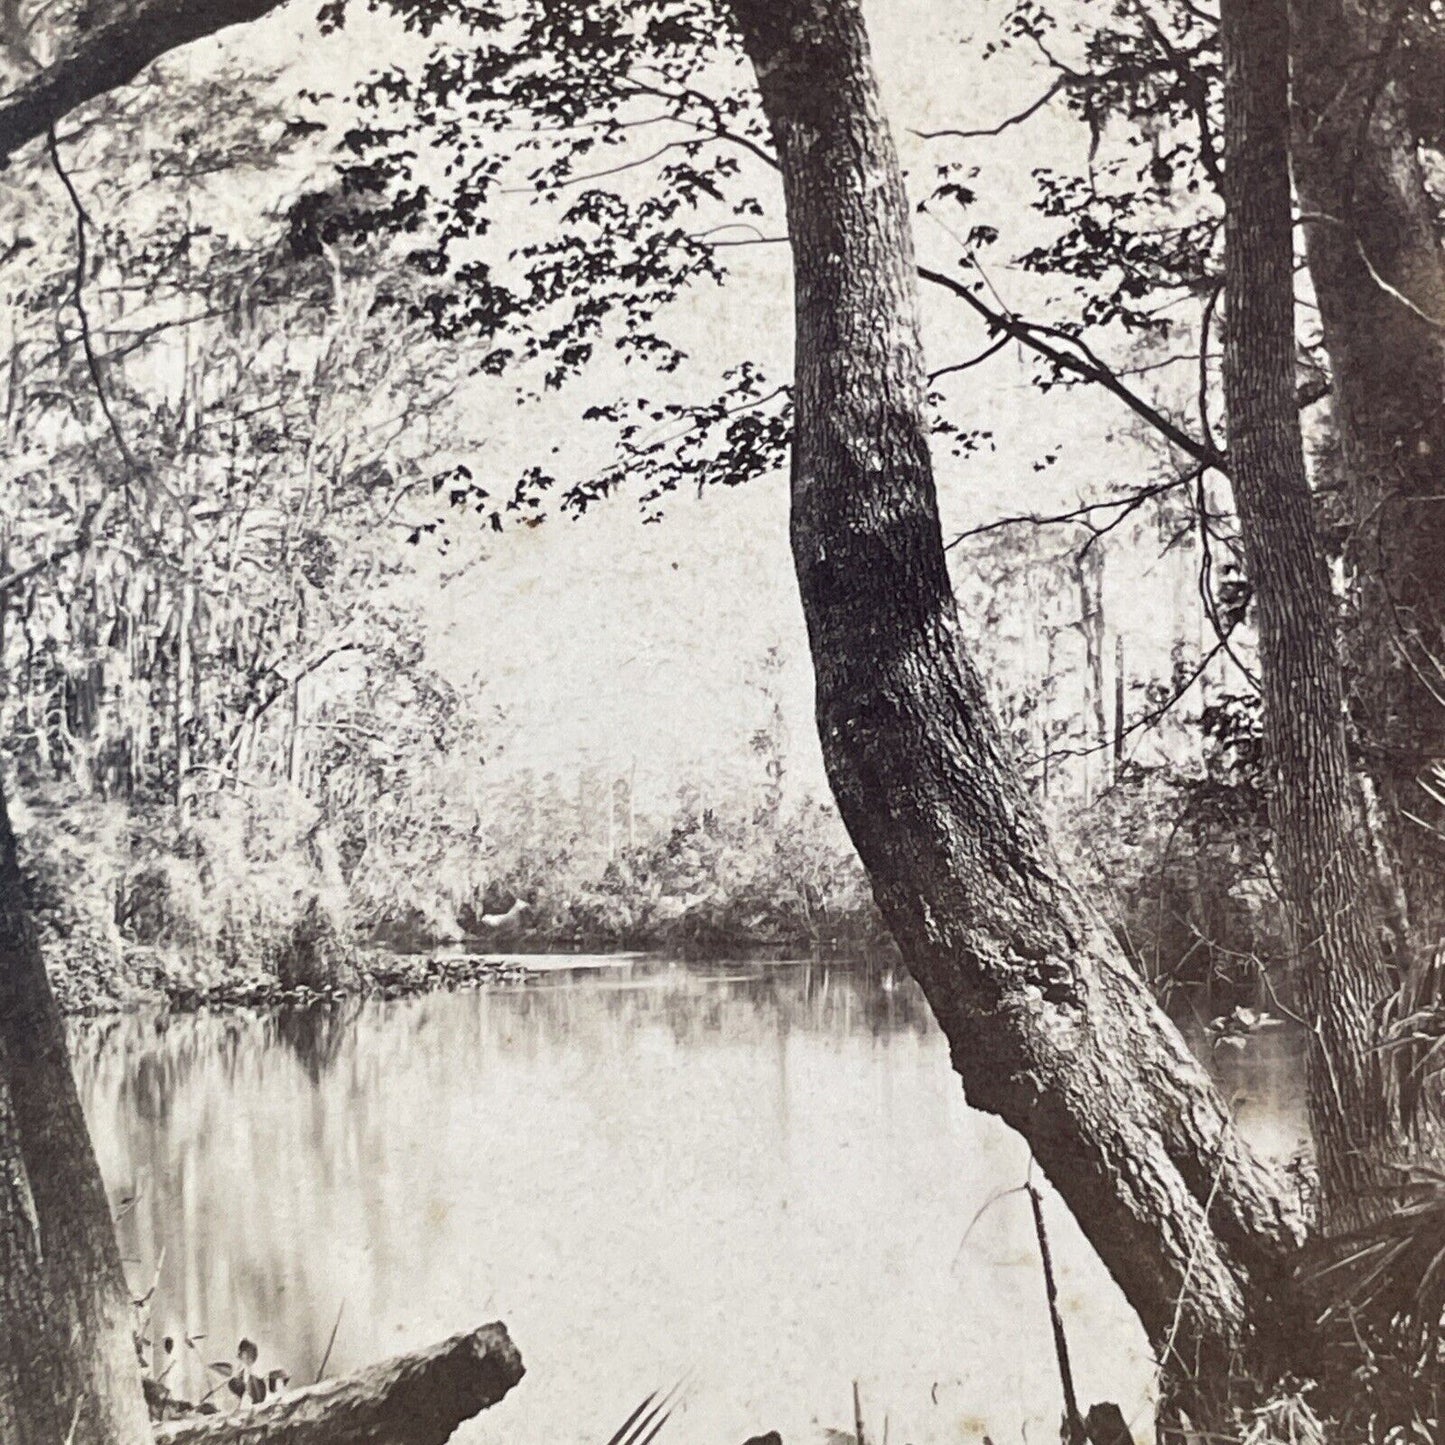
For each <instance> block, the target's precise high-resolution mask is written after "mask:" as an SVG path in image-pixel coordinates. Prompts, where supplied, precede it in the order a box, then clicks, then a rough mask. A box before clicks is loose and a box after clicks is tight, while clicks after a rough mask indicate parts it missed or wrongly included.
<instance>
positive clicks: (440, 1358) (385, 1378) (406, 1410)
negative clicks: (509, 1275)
mask: <svg viewBox="0 0 1445 1445" xmlns="http://www.w3.org/2000/svg"><path fill="white" fill-rule="evenodd" d="M522 1374H523V1366H522V1357H521V1355H520V1354H518V1353H517V1347H516V1346H515V1345H514V1344H513V1343H512V1340H511V1337H510V1336H509V1335H508V1334H507V1328H506V1326H505V1325H502V1324H491V1325H483V1326H482V1327H481V1328H480V1329H476V1330H473V1331H472V1332H471V1333H470V1334H462V1335H453V1336H452V1337H451V1339H449V1340H443V1341H442V1342H441V1343H440V1344H437V1345H429V1346H427V1348H425V1349H422V1350H417V1351H416V1352H415V1353H413V1354H409V1355H398V1356H396V1358H395V1359H390V1360H383V1361H382V1362H381V1363H380V1364H376V1365H368V1366H366V1368H365V1369H362V1370H358V1371H357V1372H356V1373H355V1374H354V1375H342V1376H340V1377H338V1378H337V1379H334V1380H322V1381H320V1382H319V1383H318V1384H315V1385H308V1386H306V1387H305V1388H304V1389H301V1390H294V1391H292V1392H290V1393H288V1394H284V1395H280V1396H278V1397H277V1398H276V1399H274V1400H271V1401H268V1402H267V1403H266V1404H264V1405H256V1406H253V1407H247V1406H242V1407H240V1408H239V1409H237V1410H234V1411H231V1412H230V1413H228V1414H217V1415H197V1416H193V1417H192V1418H190V1419H187V1420H179V1421H175V1422H174V1423H172V1424H168V1425H158V1426H157V1427H156V1432H155V1438H156V1445H445V1442H446V1441H447V1440H450V1439H451V1436H452V1432H453V1431H454V1430H455V1429H456V1428H457V1426H458V1425H460V1424H461V1423H462V1421H464V1420H470V1419H471V1418H472V1416H473V1415H476V1414H477V1413H478V1412H480V1411H482V1410H485V1409H486V1408H487V1407H488V1406H490V1405H495V1404H496V1403H497V1401H498V1400H500V1399H501V1398H502V1397H503V1396H504V1395H505V1394H506V1393H507V1391H508V1390H510V1389H511V1388H512V1386H513V1385H515V1384H516V1383H517V1381H518V1380H520V1379H521V1378H522Z"/></svg>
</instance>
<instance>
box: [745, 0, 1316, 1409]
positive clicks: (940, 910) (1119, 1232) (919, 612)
mask: <svg viewBox="0 0 1445 1445" xmlns="http://www.w3.org/2000/svg"><path fill="white" fill-rule="evenodd" d="M732 8H733V11H734V13H735V15H736V17H737V20H738V22H739V25H740V27H741V31H742V35H743V38H744V43H745V45H746V47H747V50H748V53H749V55H750V57H751V59H752V62H753V65H754V67H755V69H756V72H757V77H758V83H759V86H760V90H761V95H762V101H763V106H764V109H765V110H766V112H767V115H768V118H769V121H770V122H771V125H772V129H773V134H774V138H775V141H776V144H777V150H778V156H779V161H780V164H781V167H782V173H783V182H784V191H785V195H786V200H787V208H788V218H789V230H790V235H791V242H792V248H793V259H794V271H795V287H796V323H797V346H796V362H795V374H796V398H795V400H796V424H795V433H794V440H793V462H792V540H793V553H794V559H795V564H796V568H797V573H798V580H799V584H800V588H801V591H802V597H803V606H804V610H805V613H806V617H807V623H808V630H809V637H810V642H811V648H812V655H813V661H814V666H815V671H816V675H817V722H818V728H819V732H820V735H821V739H822V745H823V753H824V758H825V761H826V764H827V768H828V775H829V779H830V781H831V784H832V788H833V791H834V794H835V796H836V797H837V800H838V804H839V807H840V809H841V812H842V815H843V819H844V821H845V823H846V824H847V826H848V829H849V832H850V833H851V835H852V838H853V841H854V843H855V845H856V846H857V848H858V851H859V854H860V855H861V857H862V860H863V863H864V865H865V867H866V868H867V870H868V873H869V876H870V878H871V880H872V883H873V889H874V894H875V896H876V898H877V900H878V903H879V906H880V907H881V909H882V911H883V914H884V916H885V918H886V919H887V921H888V924H889V926H890V928H891V929H892V931H893V934H894V937H895V938H896V939H897V941H898V943H899V945H900V947H901V949H902V950H903V954H904V956H905V958H906V959H907V961H908V964H909V968H910V970H911V971H912V972H913V974H914V976H915V977H916V978H917V979H918V981H919V982H920V984H921V985H922V987H923V990H924V992H925V994H926V995H927V997H928V1000H929V1003H930V1005H931V1007H932V1009H933V1012H934V1015H935V1017H936V1018H937V1019H938V1022H939V1024H940V1026H941V1028H942V1030H943V1032H944V1034H945V1035H946V1037H947V1039H948V1042H949V1046H950V1050H951V1054H952V1059H953V1064H954V1067H955V1069H956V1070H957V1071H958V1073H959V1075H960V1076H961V1077H962V1079H963V1083H964V1088H965V1091H966V1092H967V1095H968V1098H969V1100H970V1102H971V1103H973V1104H974V1105H975V1106H977V1107H980V1108H983V1109H987V1110H989V1111H991V1112H993V1113H996V1114H998V1115H1000V1116H1002V1117H1003V1118H1004V1119H1005V1120H1006V1121H1007V1122H1008V1123H1010V1124H1011V1125H1012V1126H1013V1127H1014V1128H1016V1129H1018V1130H1019V1132H1020V1133H1022V1134H1023V1135H1024V1137H1025V1138H1026V1139H1027V1140H1028V1142H1029V1144H1030V1146H1031V1148H1032V1149H1033V1152H1034V1155H1035V1157H1036V1159H1037V1160H1038V1161H1039V1163H1040V1164H1041V1166H1042V1167H1043V1169H1044V1170H1045V1172H1046V1173H1047V1174H1048V1176H1049V1178H1050V1180H1051V1181H1052V1182H1053V1184H1054V1186H1055V1187H1056V1188H1057V1189H1058V1191H1059V1192H1060V1194H1061V1195H1062V1196H1063V1197H1064V1199H1065V1200H1066V1201H1067V1202H1068V1204H1069V1206H1070V1208H1071V1209H1072V1210H1073V1213H1074V1215H1075V1218H1076V1219H1078V1221H1079V1223H1080V1225H1081V1226H1082V1228H1083V1229H1084V1231H1085V1233H1086V1234H1087V1235H1088V1237H1089V1239H1090V1241H1091V1242H1092V1243H1093V1245H1094V1247H1095V1248H1096V1249H1097V1251H1098V1252H1099V1254H1100V1256H1101V1257H1102V1259H1103V1260H1104V1262H1105V1264H1106V1265H1107V1266H1108V1268H1109V1269H1110V1271H1111V1272H1112V1274H1113V1276H1114V1278H1115V1279H1116V1280H1117V1281H1118V1283H1119V1284H1120V1286H1121V1287H1122V1289H1123V1291H1124V1293H1125V1294H1126V1296H1127V1297H1128V1299H1129V1301H1130V1303H1131V1304H1132V1305H1133V1307H1134V1309H1135V1310H1136V1311H1137V1313H1138V1315H1139V1317H1140V1319H1141V1320H1142V1321H1143V1323H1144V1326H1145V1328H1146V1329H1147V1331H1148V1333H1149V1336H1150V1338H1151V1339H1152V1341H1153V1343H1154V1345H1155V1347H1156V1349H1158V1350H1159V1351H1160V1353H1161V1357H1163V1358H1165V1359H1166V1361H1167V1363H1168V1364H1170V1365H1171V1366H1173V1367H1175V1368H1176V1369H1178V1370H1179V1371H1180V1373H1181V1374H1183V1375H1184V1376H1186V1377H1188V1380H1189V1385H1194V1388H1195V1390H1196V1398H1195V1402H1194V1403H1195V1404H1196V1407H1200V1408H1202V1407H1201V1400H1202V1397H1203V1395H1204V1394H1206V1393H1207V1392H1209V1391H1211V1390H1212V1389H1213V1388H1214V1387H1215V1386H1216V1385H1217V1384H1218V1381H1219V1379H1220V1377H1221V1376H1222V1375H1223V1374H1224V1373H1225V1372H1226V1371H1227V1368H1228V1365H1229V1363H1230V1361H1231V1360H1233V1359H1234V1358H1235V1357H1236V1354H1237V1352H1239V1351H1241V1350H1244V1351H1248V1352H1250V1353H1251V1355H1252V1356H1253V1357H1254V1358H1255V1359H1258V1358H1259V1357H1260V1354H1261V1352H1262V1351H1263V1350H1264V1348H1265V1344H1264V1342H1263V1341H1261V1340H1260V1339H1259V1338H1258V1337H1257V1335H1256V1333H1255V1325H1256V1323H1257V1321H1256V1319H1255V1317H1254V1308H1255V1305H1256V1304H1257V1302H1258V1301H1260V1300H1261V1299H1263V1298H1266V1297H1267V1296H1268V1295H1269V1293H1270V1292H1271V1289H1272V1287H1273V1286H1274V1284H1275V1283H1276V1282H1277V1277H1278V1275H1279V1274H1280V1272H1281V1269H1282V1264H1283V1261H1284V1260H1285V1259H1286V1258H1287V1257H1288V1256H1289V1254H1290V1253H1291V1252H1292V1248H1293V1245H1294V1244H1295V1242H1296V1234H1295V1229H1294V1226H1293V1222H1292V1220H1291V1218H1290V1216H1289V1213H1288V1211H1287V1209H1286V1208H1285V1207H1284V1206H1282V1204H1281V1201H1280V1198H1279V1196H1278V1195H1277V1194H1276V1192H1275V1189H1274V1185H1273V1182H1272V1180H1271V1178H1270V1177H1269V1176H1268V1175H1267V1174H1266V1173H1265V1172H1264V1171H1263V1170H1262V1169H1261V1168H1260V1166H1259V1165H1258V1164H1257V1163H1256V1161H1255V1160H1254V1158H1253V1157H1252V1156H1251V1154H1250V1153H1249V1151H1248V1149H1247V1148H1246V1147H1245V1146H1244V1145H1243V1143H1242V1142H1241V1141H1240V1140H1239V1137H1238V1135H1237V1133H1236V1132H1235V1129H1234V1127H1233V1124H1232V1122H1231V1120H1230V1118H1229V1115H1228V1113H1227V1111H1226V1110H1225V1107H1224V1105H1223V1104H1222V1102H1221V1101H1220V1099H1219V1097H1218V1095H1217V1094H1216V1092H1215V1091H1214V1089H1213V1087H1212V1086H1211V1084H1210V1083H1209V1081H1208V1079H1207V1077H1206V1076H1205V1074H1204V1072H1203V1071H1202V1069H1201V1068H1200V1067H1199V1066H1198V1064H1197V1063H1196V1062H1195V1061H1194V1059H1193V1058H1192V1056H1191V1055H1190V1054H1189V1052H1188V1050H1187V1049H1186V1048H1185V1046H1184V1044H1183V1042H1182V1040H1181V1039H1180V1037H1179V1035H1178V1033H1177V1032H1176V1031H1175V1029H1174V1027H1173V1026H1172V1024H1170V1023H1169V1021H1168V1020H1167V1019H1166V1018H1165V1017H1164V1015H1163V1014H1162V1013H1161V1012H1160V1010H1159V1009H1158V1007H1157V1006H1156V1005H1155V1003H1154V1002H1153V1000H1152V998H1151V997H1150V995H1149V994H1148V991H1147V990H1146V988H1145V987H1144V985H1143V984H1142V982H1141V981H1140V980H1139V978H1138V977H1137V976H1136V975H1135V974H1134V972H1133V970H1132V969H1131V968H1130V967H1129V965H1128V963H1127V961H1126V960H1125V959H1124V957H1123V956H1122V954H1121V952H1120V950H1119V948H1118V947H1117V945H1116V943H1115V941H1114V939H1113V938H1112V936H1111V935H1110V933H1109V931H1108V929H1107V928H1106V927H1105V926H1104V924H1103V923H1102V921H1101V920H1100V918H1099V917H1098V916H1097V914H1096V913H1095V912H1094V911H1093V909H1092V907H1091V906H1090V905H1089V904H1088V903H1087V902H1086V901H1085V900H1084V899H1083V898H1082V897H1081V896H1080V894H1079V893H1078V891H1077V890H1076V889H1075V888H1074V887H1073V886H1072V885H1071V884H1070V882H1069V880H1068V879H1067V878H1066V877H1065V876H1064V875H1063V874H1062V872H1061V871H1060V868H1059V864H1058V862H1057V860H1056V858H1055V856H1054V854H1053V851H1052V850H1051V848H1050V846H1049V844H1048V842H1047V840H1046V838H1045V836H1044V832H1043V828H1042V826H1041V823H1040V821H1039V818H1038V816H1037V814H1036V812H1035V810H1034V807H1033V805H1032V803H1031V801H1030V799H1029V798H1028V796H1027V793H1026V791H1025V789H1024V787H1023V786H1022V784H1021V782H1020V780H1019V777H1018V774H1017V770H1016V768H1015V766H1014V764H1013V761H1012V760H1011V758H1010V757H1009V756H1008V755H1007V752H1006V747H1005V744H1004V741H1003V739H1002V736H1001V734H1000V730H999V728H998V726H997V724H996V722H995V720H994V718H993V716H992V714H991V712H990V710H989V707H988V705H987V702H986V701H985V694H984V687H983V683H982V680H981V678H980V677H979V674H978V672H977V670H976V668H975V667H974V665H973V663H972V662H971V660H970V659H969V657H968V655H967V652H966V650H965V647H964V644H963V638H962V634H961V630H960V625H959V619H958V614H957V609H956V607H955V604H954V598H953V591H952V587H951V584H950V581H949V576H948V571H947V567H946V565H945V558H944V550H943V540H942V534H941V530H940V526H939V519H938V511H937V503H936V498H935V494H934V483H933V476H932V469H931V463H930V459H929V450H928V436H927V425H926V421H925V415H924V390H925V386H924V369H923V363H922V355H921V348H920V346H919V340H918V331H917V302H916V294H915V263H914V257H913V247H912V240H911V236H910V233H909V219H908V206H907V201H906V197H905V195H904V191H903V185H902V181H901V178H900V174H899V170H898V162H897V158H896V155H895V152H894V149H893V144H892V140H891V138H890V136H889V134H888V131H887V128H886V126H885V124H884V122H883V120H882V117H881V115H880V113H879V103H878V94H877V89H876V85H875V82H874V78H873V74H872V67H871V61H870V58H869V53H868V46H867V39H866V35H865V32H864V26H863V20H862V15H861V11H860V7H859V4H858V0H733V7H732ZM1195 1382H1197V1384H1196V1383H1195ZM1189 1385H1186V1388H1188V1387H1189ZM1216 1418H1218V1417H1216Z"/></svg>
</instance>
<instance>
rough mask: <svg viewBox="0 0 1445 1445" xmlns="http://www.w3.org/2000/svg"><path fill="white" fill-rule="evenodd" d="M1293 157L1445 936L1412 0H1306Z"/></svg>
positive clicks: (1431, 217) (1373, 665)
mask: <svg viewBox="0 0 1445 1445" xmlns="http://www.w3.org/2000/svg"><path fill="white" fill-rule="evenodd" d="M1292 8H1293V12H1294V16H1293V18H1294V33H1293V51H1294V99H1295V115H1294V127H1293V146H1292V151H1293V158H1294V171H1295V183H1296V186H1297V188H1298V192H1299V200H1300V209H1301V212H1302V214H1303V217H1304V221H1305V238H1306V246H1307V256H1308V261H1309V269H1310V275H1311V278H1312V280H1313V282H1314V289H1315V294H1316V296H1317V297H1318V300H1319V306H1320V316H1321V320H1322V322H1323V327H1324V340H1325V346H1326V349H1327V351H1328V352H1329V357H1330V366H1331V371H1332V374H1333V386H1334V396H1333V416H1334V425H1335V430H1336V433H1337V438H1336V440H1337V445H1338V466H1339V470H1340V475H1339V478H1338V481H1337V489H1338V490H1337V494H1336V498H1335V500H1336V503H1337V509H1338V515H1337V517H1336V519H1335V520H1336V522H1337V525H1338V528H1339V535H1340V538H1341V545H1342V550H1343V556H1344V560H1345V565H1346V571H1347V575H1348V579H1349V591H1350V603H1351V606H1350V616H1349V620H1348V621H1349V625H1348V627H1347V630H1346V634H1345V636H1346V666H1347V681H1348V684H1349V702H1350V709H1351V713H1352V716H1353V718H1354V722H1355V731H1356V735H1357V742H1358V746H1359V748H1360V752H1361V755H1362V758H1363V761H1364V762H1365V764H1366V766H1367V768H1368V771H1369V774H1370V776H1371V777H1372V779H1373V780H1374V783H1375V789H1376V792H1377V794H1378V797H1379V803H1380V813H1381V818H1382V821H1383V825H1384V834H1385V837H1386V838H1387V839H1388V841H1389V843H1390V845H1391V851H1392V853H1393V855H1394V858H1395V859H1396V861H1397V867H1398V874H1399V882H1400V892H1401V893H1402V895H1403V898H1404V900H1405V902H1406V904H1407V909H1406V911H1407V913H1408V917H1409V924H1410V928H1409V932H1410V934H1411V935H1413V940H1414V941H1415V943H1416V944H1417V946H1423V949H1424V950H1425V951H1426V952H1427V953H1428V952H1429V951H1430V950H1432V949H1433V948H1434V947H1435V946H1436V945H1437V944H1438V943H1439V941H1440V940H1441V937H1442V935H1445V806H1442V804H1441V802H1440V800H1439V799H1438V798H1437V797H1436V796H1434V794H1436V793H1439V792H1441V789H1440V788H1439V787H1438V786H1433V787H1432V786H1422V780H1423V782H1424V783H1425V784H1431V779H1432V770H1433V767H1434V765H1436V764H1441V763H1445V588H1442V585H1441V582H1442V579H1445V502H1442V500H1441V499H1442V497H1445V258H1442V255H1441V250H1440V240H1439V225H1438V219H1437V207H1436V205H1435V203H1434V202H1433V200H1432V198H1431V196H1430V194H1429V192H1428V190H1427V188H1426V185H1425V176H1424V171H1423V168H1422V166H1421V162H1420V157H1419V153H1418V149H1417V146H1416V144H1415V138H1414V135H1413V133H1412V130H1411V127H1410V123H1409V119H1408V115H1407V106H1406V97H1405V96H1404V95H1403V94H1402V91H1401V87H1400V85H1399V84H1398V83H1397V82H1396V81H1395V80H1394V79H1392V70H1393V68H1394V65H1395V61H1396V58H1397V57H1396V55H1395V54H1394V53H1393V52H1394V50H1395V47H1396V46H1397V43H1398V32H1399V30H1400V26H1401V23H1402V21H1403V19H1404V15H1405V11H1404V8H1403V7H1402V6H1400V5H1398V4H1395V3H1393V0H1391V3H1388V4H1386V3H1384V0H1292Z"/></svg>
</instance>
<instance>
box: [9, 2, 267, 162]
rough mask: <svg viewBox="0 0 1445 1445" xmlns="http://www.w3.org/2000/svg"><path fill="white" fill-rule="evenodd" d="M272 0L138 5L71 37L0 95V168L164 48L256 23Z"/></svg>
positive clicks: (127, 78) (126, 79)
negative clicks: (60, 49)
mask: <svg viewBox="0 0 1445 1445" xmlns="http://www.w3.org/2000/svg"><path fill="white" fill-rule="evenodd" d="M279 5H280V0H138V3H136V4H134V5H131V6H127V7H122V8H121V9H120V11H119V13H117V14H116V15H115V16H113V17H112V18H109V19H106V20H104V21H102V22H101V23H100V24H98V25H96V26H94V27H93V28H92V29H91V30H89V31H87V32H86V34H85V35H84V36H82V37H80V38H78V39H77V40H76V41H75V42H74V43H73V44H72V45H71V46H70V48H69V49H68V50H67V51H65V53H64V54H63V55H61V56H60V58H59V59H58V60H56V61H55V62H54V64H52V65H48V66H46V67H45V69H44V70H42V71H40V72H39V73H38V74H36V75H34V76H32V77H31V78H30V79H28V80H27V81H25V83H24V84H22V85H20V86H17V87H16V89H14V90H12V91H11V92H10V93H9V94H8V95H6V96H4V97H0V165H3V164H5V163H6V162H8V161H9V159H10V157H11V156H12V155H14V154H15V152H16V151H17V150H19V149H20V147H21V146H23V145H25V144H26V143H27V142H29V141H32V140H38V139H39V138H40V137H41V136H43V135H44V134H45V133H46V131H47V130H49V129H50V128H51V127H52V126H54V125H56V124H58V123H59V122H60V121H62V120H63V119H64V118H65V117H66V116H67V115H69V114H70V112H71V111H73V110H74V109H75V108H76V107H77V106H79V105H83V104H85V102H86V101H88V100H95V99H96V98H97V97H98V96H102V95H104V94H106V92H107V91H111V90H115V89H117V88H118V87H120V86H122V85H129V84H130V82H131V81H133V80H134V79H135V78H136V76H138V75H139V74H140V73H141V71H143V70H144V69H145V68H146V66H148V65H149V64H150V63H151V62H152V61H154V60H158V59H160V57H161V56H162V55H166V54H168V53H169V52H170V51H172V50H178V49H179V48H180V47H181V46H183V45H189V44H190V43H191V41H193V40H201V39H204V38H205V37H206V36H208V35H214V34H216V33H217V31H220V30H225V29H227V28H228V27H230V26H232V25H241V24H245V23H246V22H247V21H251V20H259V19H260V18H261V17H262V16H263V15H266V14H269V13H270V12H271V11H272V10H275V9H277V8H278V6H279Z"/></svg>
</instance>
